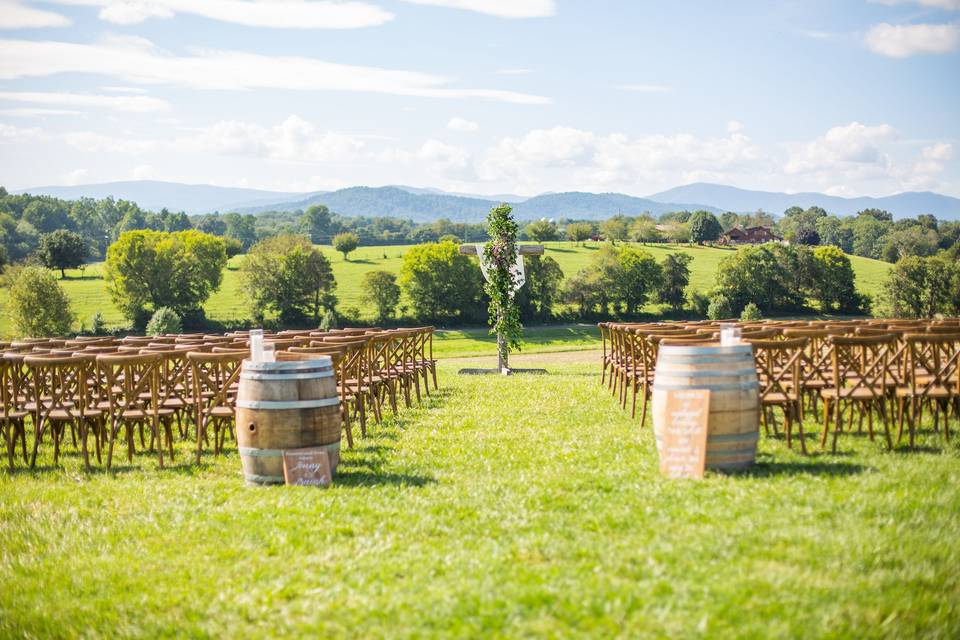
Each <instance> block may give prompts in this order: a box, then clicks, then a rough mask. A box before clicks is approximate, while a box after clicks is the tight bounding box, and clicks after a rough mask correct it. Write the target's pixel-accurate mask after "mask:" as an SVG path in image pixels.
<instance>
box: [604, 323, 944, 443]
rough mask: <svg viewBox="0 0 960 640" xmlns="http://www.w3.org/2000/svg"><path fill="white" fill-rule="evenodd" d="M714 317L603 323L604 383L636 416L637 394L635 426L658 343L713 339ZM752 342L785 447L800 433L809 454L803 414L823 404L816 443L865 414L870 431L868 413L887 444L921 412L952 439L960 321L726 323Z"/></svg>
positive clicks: (765, 408) (767, 414)
mask: <svg viewBox="0 0 960 640" xmlns="http://www.w3.org/2000/svg"><path fill="white" fill-rule="evenodd" d="M722 324H726V323H719V322H695V323H652V324H622V323H601V324H600V325H599V328H600V333H601V337H602V349H603V351H602V361H601V367H602V371H601V384H605V385H606V386H607V388H608V389H609V390H610V392H611V393H612V394H613V395H615V396H618V397H619V400H620V403H621V405H622V406H623V407H624V408H626V406H627V403H628V402H630V405H631V415H633V416H635V415H636V399H637V395H640V396H641V424H642V423H643V421H644V420H645V418H646V410H647V403H648V401H649V398H650V395H651V390H652V384H653V378H654V375H655V368H656V357H657V352H658V349H659V346H660V345H663V344H681V345H682V344H704V343H716V340H717V338H718V336H719V332H720V330H721V325H722ZM730 324H736V326H738V327H740V329H741V332H742V339H743V340H744V341H745V342H748V343H750V344H751V345H752V346H753V351H754V359H755V362H756V366H757V372H758V377H759V380H760V400H761V405H762V411H761V420H762V423H763V425H764V428H765V429H766V430H769V428H770V426H771V425H772V427H773V430H774V432H776V421H775V414H774V409H777V408H779V409H780V410H781V413H782V415H783V419H784V426H785V430H786V438H787V443H788V445H791V443H792V429H793V427H794V426H796V427H797V428H798V430H799V436H800V442H801V448H802V449H803V451H804V452H806V444H805V437H804V434H803V420H804V417H805V416H807V415H810V414H811V413H812V414H814V415H816V414H817V413H818V405H819V404H820V402H821V401H822V403H823V412H822V415H823V429H822V432H821V446H822V447H825V446H826V444H827V440H828V438H829V437H830V434H831V433H832V436H833V441H832V448H833V450H836V444H837V437H838V435H839V434H840V433H842V432H843V430H844V422H845V420H844V418H845V416H846V422H847V423H849V424H850V425H852V424H853V422H854V419H856V421H857V428H858V430H862V427H863V423H864V421H866V423H867V430H868V433H869V435H870V437H871V439H872V438H873V436H874V419H877V420H878V421H879V423H880V424H882V426H883V429H884V437H885V440H886V444H887V446H888V447H892V437H891V428H892V426H894V423H895V422H896V426H897V441H898V442H899V441H900V440H901V439H902V438H903V435H904V428H905V427H906V429H907V432H908V433H909V441H910V446H911V447H913V446H914V443H915V434H916V430H917V428H918V427H919V424H920V423H921V421H922V419H923V415H924V412H925V411H929V412H930V413H932V415H933V426H934V430H936V431H940V430H941V418H942V431H943V436H944V438H945V439H947V440H949V438H950V425H949V418H950V414H951V412H953V414H954V415H955V416H956V417H957V418H958V419H960V320H957V319H942V320H937V321H893V320H864V321H846V322H806V321H767V322H757V323H730Z"/></svg>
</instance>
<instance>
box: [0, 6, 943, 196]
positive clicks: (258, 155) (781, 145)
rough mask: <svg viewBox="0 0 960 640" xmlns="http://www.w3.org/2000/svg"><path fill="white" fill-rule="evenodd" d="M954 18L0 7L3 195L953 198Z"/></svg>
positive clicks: (583, 10)
mask: <svg viewBox="0 0 960 640" xmlns="http://www.w3.org/2000/svg"><path fill="white" fill-rule="evenodd" d="M958 156H960V0H793V1H775V0H757V1H753V0H728V1H726V2H717V1H714V0H703V1H693V0H669V1H667V0H349V1H346V0H344V1H341V0H325V1H324V0H309V1H308V0H0V184H3V185H4V186H6V187H7V188H8V189H10V190H14V189H25V188H29V187H32V186H42V185H44V186H45V185H61V184H87V183H101V182H110V181H116V180H137V179H153V180H168V181H175V182H187V183H195V184H196V183H203V184H216V185H222V186H242V187H254V188H262V189H270V190H278V191H316V190H331V189H337V188H341V187H346V186H355V185H370V186H380V185H389V184H402V185H410V186H419V187H433V188H439V189H444V190H448V191H455V192H464V193H476V194H484V195H497V194H518V195H535V194H538V193H543V192H547V191H573V190H580V191H594V192H608V191H617V192H623V193H628V194H631V195H637V196H644V195H650V194H653V193H656V192H658V191H661V190H665V189H668V188H671V187H675V186H679V185H683V184H688V183H691V182H716V183H722V184H729V185H733V186H737V187H741V188H746V189H765V190H774V191H787V192H800V191H821V192H825V193H829V194H832V195H840V196H859V195H871V196H884V195H890V194H893V193H899V192H902V191H926V190H929V191H937V192H940V193H944V194H948V195H953V196H960V157H958Z"/></svg>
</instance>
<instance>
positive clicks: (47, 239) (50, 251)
mask: <svg viewBox="0 0 960 640" xmlns="http://www.w3.org/2000/svg"><path fill="white" fill-rule="evenodd" d="M39 257H40V261H41V262H43V265H44V266H45V267H47V268H48V269H59V270H60V277H61V278H66V277H67V274H66V273H65V271H64V270H65V269H74V268H76V267H79V266H80V265H81V264H83V261H84V259H85V258H86V257H87V243H86V241H85V240H84V239H83V236H81V235H80V234H79V233H74V232H73V231H67V230H66V229H59V230H57V231H54V232H53V233H48V234H47V235H45V236H43V237H42V238H41V239H40V250H39Z"/></svg>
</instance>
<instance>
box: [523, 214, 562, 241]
mask: <svg viewBox="0 0 960 640" xmlns="http://www.w3.org/2000/svg"><path fill="white" fill-rule="evenodd" d="M524 231H526V234H527V237H528V238H530V239H531V240H535V241H537V242H550V241H552V240H556V239H557V237H558V236H559V232H558V231H557V225H555V224H554V223H552V222H551V221H549V220H547V219H546V218H542V219H540V220H537V221H536V222H531V223H530V224H528V225H527V228H526V229H524Z"/></svg>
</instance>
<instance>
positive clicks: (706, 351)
mask: <svg viewBox="0 0 960 640" xmlns="http://www.w3.org/2000/svg"><path fill="white" fill-rule="evenodd" d="M660 353H662V354H664V355H671V356H701V355H703V356H721V355H743V354H746V353H753V347H751V346H750V345H749V344H737V345H730V346H728V347H684V346H682V345H673V344H665V345H663V346H661V347H660Z"/></svg>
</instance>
